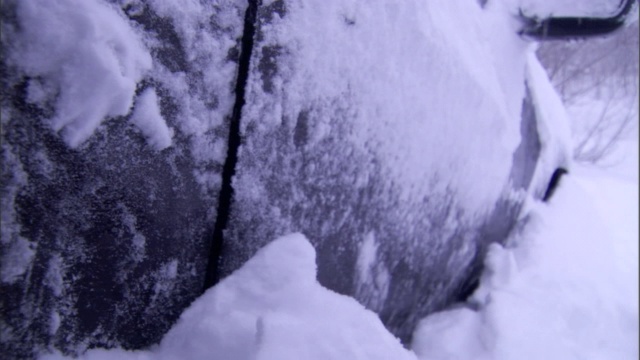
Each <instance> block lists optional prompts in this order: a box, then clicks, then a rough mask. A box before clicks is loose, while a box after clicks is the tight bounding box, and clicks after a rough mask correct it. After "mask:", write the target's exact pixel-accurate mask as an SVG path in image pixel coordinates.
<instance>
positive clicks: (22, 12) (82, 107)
mask: <svg viewBox="0 0 640 360" xmlns="http://www.w3.org/2000/svg"><path fill="white" fill-rule="evenodd" d="M17 16H18V20H19V21H20V22H21V23H23V24H26V26H24V27H23V28H22V29H21V31H19V32H18V33H17V38H16V39H15V42H14V44H15V48H14V49H11V50H12V51H10V52H9V57H10V62H11V63H13V65H16V66H17V67H18V68H19V69H21V70H22V71H24V72H25V73H26V74H27V75H29V76H31V77H32V79H31V80H30V82H29V85H28V90H27V91H28V95H27V98H28V100H29V101H31V102H33V103H40V104H43V103H46V102H51V101H53V102H55V115H54V116H53V117H52V118H51V119H50V126H51V128H52V129H53V130H54V131H56V132H60V133H61V134H62V136H63V138H64V140H65V141H66V143H67V144H68V145H69V146H71V147H78V146H79V145H81V144H82V143H83V142H84V141H86V140H87V139H88V138H89V137H90V136H91V134H92V133H93V132H94V131H95V130H96V128H97V127H98V125H100V123H101V122H102V121H103V120H104V119H105V118H110V117H115V116H123V115H126V114H127V113H129V110H130V108H131V106H132V103H133V96H134V95H135V90H136V84H137V83H138V81H140V80H141V79H142V76H143V74H144V73H145V72H146V71H148V70H149V69H151V55H150V54H149V51H148V50H147V49H146V48H145V47H144V45H143V44H142V42H141V39H140V36H139V35H138V34H137V33H136V32H135V31H134V30H133V29H132V28H131V26H130V25H129V24H128V22H127V20H126V19H125V18H124V17H123V16H122V14H121V13H119V12H118V11H116V9H115V8H113V7H111V6H109V5H107V4H105V3H103V2H99V1H95V0H89V1H81V2H77V1H70V0H64V1H55V2H51V1H46V0H45V1H42V0H27V1H20V2H19V6H18V9H17Z"/></svg>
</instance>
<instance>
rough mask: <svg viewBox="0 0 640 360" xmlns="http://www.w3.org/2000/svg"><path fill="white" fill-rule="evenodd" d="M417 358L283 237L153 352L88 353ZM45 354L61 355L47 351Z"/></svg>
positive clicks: (299, 244) (304, 248)
mask: <svg viewBox="0 0 640 360" xmlns="http://www.w3.org/2000/svg"><path fill="white" fill-rule="evenodd" d="M212 356H213V357H221V358H224V359H229V360H231V359H261V360H267V359H273V360H286V359H292V360H293V359H308V360H313V359H318V360H327V359H353V360H357V359H362V360H365V359H366V360H374V359H380V360H383V359H415V356H414V355H413V354H412V353H411V352H410V351H407V350H406V349H404V348H403V347H402V345H401V344H400V342H399V341H398V340H397V339H396V338H394V337H393V336H392V335H391V334H390V333H389V332H387V330H386V329H385V328H384V326H383V325H382V323H381V322H380V320H379V319H378V317H377V316H376V315H375V314H374V313H373V312H370V311H368V310H366V309H365V308H364V307H363V306H362V305H360V304H359V303H357V302H356V301H355V300H353V299H352V298H349V297H346V296H343V295H339V294H336V293H334V292H332V291H330V290H327V289H325V288H323V287H322V286H320V285H319V284H318V282H317V281H316V264H315V251H314V249H313V247H312V246H311V244H309V242H308V241H307V240H306V239H305V237H304V236H302V235H300V234H293V235H289V236H285V237H283V238H280V239H278V240H276V241H273V242H272V243H270V244H269V245H267V246H266V247H264V248H263V249H261V250H260V251H259V252H258V253H257V254H256V255H255V257H253V258H252V259H251V260H250V261H249V262H247V263H246V264H245V266H243V267H242V268H241V269H239V270H238V271H236V272H235V273H234V274H233V275H231V276H230V277H228V278H226V279H225V280H224V281H222V282H221V283H220V284H218V285H217V286H216V287H214V288H213V289H211V290H209V291H207V293H205V294H204V295H203V296H202V297H200V299H198V300H197V301H196V302H194V303H193V304H192V305H191V307H190V308H189V309H187V310H186V311H185V312H184V313H183V314H182V316H181V317H180V320H179V321H178V323H177V324H176V325H175V326H174V327H173V329H172V330H171V331H170V332H169V333H168V334H167V335H166V336H165V337H164V339H163V340H162V342H161V343H160V344H159V345H158V346H157V347H156V348H154V349H152V350H150V351H136V352H127V351H124V350H120V349H115V350H101V349H96V350H90V351H88V352H87V353H86V354H84V355H83V357H82V358H83V359H111V358H119V359H205V358H211V357H212ZM43 358H44V359H58V358H62V357H61V356H60V355H47V356H44V357H43Z"/></svg>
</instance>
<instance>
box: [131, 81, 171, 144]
mask: <svg viewBox="0 0 640 360" xmlns="http://www.w3.org/2000/svg"><path fill="white" fill-rule="evenodd" d="M131 120H132V121H133V123H134V124H136V125H137V126H138V127H139V128H140V130H141V131H142V133H143V134H144V136H145V137H146V138H147V140H148V141H149V143H150V144H151V145H152V146H153V147H154V148H155V149H156V150H162V149H165V148H167V147H169V146H171V138H172V137H173V130H171V129H169V127H168V126H167V123H166V121H165V120H164V118H163V117H162V114H160V108H159V106H158V95H156V92H155V90H154V89H147V90H145V91H144V92H143V93H142V94H140V96H139V97H138V99H137V100H136V108H135V110H134V111H133V116H132V117H131Z"/></svg>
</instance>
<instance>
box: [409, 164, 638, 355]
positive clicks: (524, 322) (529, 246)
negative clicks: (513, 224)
mask: <svg viewBox="0 0 640 360" xmlns="http://www.w3.org/2000/svg"><path fill="white" fill-rule="evenodd" d="M637 196H638V188H637V183H632V182H624V181H620V180H615V179H610V178H606V177H601V178H596V177H593V176H592V177H582V178H574V177H565V178H564V179H563V180H562V183H561V188H560V189H559V191H558V192H557V193H556V195H555V198H554V199H553V200H552V202H551V204H550V206H546V205H543V204H534V205H532V206H531V208H532V209H531V212H530V213H529V219H528V225H527V226H526V230H525V231H524V232H523V233H522V234H521V235H520V236H518V237H517V238H514V239H513V243H512V244H510V245H511V246H513V247H510V248H506V249H505V248H502V247H500V246H498V245H494V246H493V247H492V248H491V250H490V252H489V254H488V256H487V258H486V266H487V269H486V271H485V273H484V275H483V278H482V281H481V286H480V288H479V289H478V290H477V291H476V293H475V294H474V295H473V297H472V299H471V305H472V306H471V308H474V307H476V308H479V310H477V311H474V310H472V309H471V308H467V307H464V308H458V309H454V310H450V311H446V312H442V313H439V314H435V315H432V316H430V317H427V318H426V319H424V320H423V321H422V322H421V323H420V324H419V326H418V328H417V330H416V333H415V337H414V343H413V348H414V351H415V352H416V353H417V354H418V356H419V357H420V358H422V359H603V360H604V359H636V358H637V357H638V335H639V334H638V308H637V304H638V272H637V271H638V243H637V237H638V222H637V219H638V203H637ZM592 199H593V201H591V200H592ZM629 199H634V200H629ZM608 226H613V227H608Z"/></svg>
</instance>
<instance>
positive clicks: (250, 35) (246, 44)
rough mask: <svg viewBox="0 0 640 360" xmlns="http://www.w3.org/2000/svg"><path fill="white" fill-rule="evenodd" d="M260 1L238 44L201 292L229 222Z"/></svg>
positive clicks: (211, 280)
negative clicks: (224, 152)
mask: <svg viewBox="0 0 640 360" xmlns="http://www.w3.org/2000/svg"><path fill="white" fill-rule="evenodd" d="M260 2H261V1H260V0H249V1H248V3H249V4H248V7H247V10H246V13H245V18H244V29H243V34H242V40H241V48H240V58H239V61H238V77H237V79H236V86H235V103H234V105H233V112H232V113H231V118H230V124H229V140H228V149H227V157H226V160H225V163H224V167H223V169H222V186H221V188H220V196H219V199H218V212H217V215H216V222H215V225H214V229H213V237H212V240H211V247H210V251H209V262H208V264H207V271H206V274H205V283H204V290H205V291H206V290H207V289H208V288H210V287H211V286H213V285H215V284H216V283H217V282H218V281H219V280H220V279H219V277H220V275H219V272H218V264H219V262H220V257H221V255H222V249H223V246H224V230H225V228H226V226H227V222H228V220H229V213H230V210H231V202H232V200H233V193H234V191H233V186H232V184H231V181H232V179H233V176H234V175H235V169H236V163H237V160H238V148H239V147H240V142H241V139H240V117H241V115H242V107H243V106H244V104H245V88H246V85H247V78H248V76H249V65H250V60H251V53H252V50H253V40H254V36H255V32H256V13H257V10H258V6H259V5H260Z"/></svg>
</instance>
